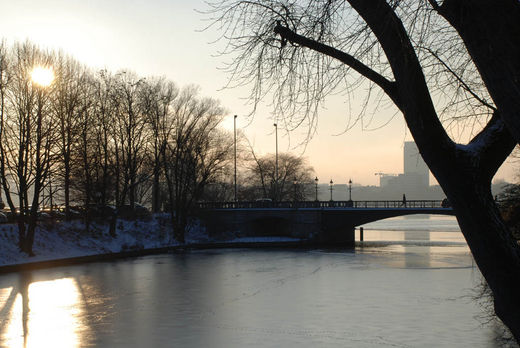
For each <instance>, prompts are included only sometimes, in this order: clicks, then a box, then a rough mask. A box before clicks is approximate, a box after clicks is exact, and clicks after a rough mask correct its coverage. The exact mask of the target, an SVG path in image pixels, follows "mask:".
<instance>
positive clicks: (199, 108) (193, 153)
mask: <svg viewBox="0 0 520 348" xmlns="http://www.w3.org/2000/svg"><path fill="white" fill-rule="evenodd" d="M170 117H171V125H172V126H173V128H171V129H169V130H167V131H164V132H163V133H164V134H168V139H166V141H165V143H164V146H163V148H162V158H163V161H162V163H163V168H164V176H165V179H166V184H167V191H168V203H169V204H168V206H169V208H170V209H169V210H170V214H171V218H172V225H173V228H174V236H175V239H177V240H178V241H179V242H184V233H185V230H186V227H187V224H188V216H189V215H190V213H191V211H192V209H193V205H194V203H195V202H196V200H197V199H198V198H199V197H201V195H202V193H203V191H204V187H205V186H206V184H208V183H210V182H211V181H212V180H213V179H214V178H215V177H216V176H218V173H219V172H220V171H222V170H224V168H225V166H226V165H227V164H229V159H230V156H231V148H232V145H233V143H232V141H230V140H229V139H230V138H229V137H223V136H222V133H220V132H218V125H219V124H220V122H221V121H222V119H223V117H224V110H223V109H222V108H221V107H220V105H219V104H218V102H216V101H215V100H212V99H199V98H197V89H196V88H194V87H188V88H185V89H183V90H182V91H181V93H180V95H179V97H178V98H176V100H175V101H174V103H173V106H172V109H171V115H170Z"/></svg>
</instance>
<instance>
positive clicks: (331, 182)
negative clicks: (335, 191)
mask: <svg viewBox="0 0 520 348" xmlns="http://www.w3.org/2000/svg"><path fill="white" fill-rule="evenodd" d="M329 186H330V201H331V202H332V186H334V182H333V181H332V179H330V182H329Z"/></svg>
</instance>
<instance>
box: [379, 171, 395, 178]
mask: <svg viewBox="0 0 520 348" xmlns="http://www.w3.org/2000/svg"><path fill="white" fill-rule="evenodd" d="M374 175H379V177H382V176H399V174H394V173H382V172H377V173H374Z"/></svg>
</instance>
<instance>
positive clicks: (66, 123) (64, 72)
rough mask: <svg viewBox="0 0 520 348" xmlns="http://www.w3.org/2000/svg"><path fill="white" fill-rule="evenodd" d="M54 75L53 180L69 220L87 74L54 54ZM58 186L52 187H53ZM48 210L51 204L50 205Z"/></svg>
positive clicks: (78, 65)
mask: <svg viewBox="0 0 520 348" xmlns="http://www.w3.org/2000/svg"><path fill="white" fill-rule="evenodd" d="M54 70H55V74H56V82H55V83H56V88H55V93H54V96H53V97H54V98H53V102H52V108H53V109H54V113H55V116H56V121H57V123H58V130H59V140H58V146H57V148H58V149H57V153H58V154H59V158H60V161H59V164H58V167H59V169H57V171H58V173H57V177H58V178H59V181H60V183H61V185H60V186H61V187H62V189H63V198H64V204H65V214H66V216H67V217H70V213H69V211H70V189H71V179H72V177H71V176H72V166H73V150H74V145H75V144H76V143H77V141H78V135H79V133H80V131H79V128H80V125H79V122H80V119H81V118H82V116H84V113H85V110H84V108H85V106H86V103H88V101H89V100H90V99H91V97H90V96H89V95H87V94H86V92H87V91H86V89H85V86H86V85H87V83H86V82H87V72H86V71H85V69H84V68H83V67H81V66H80V64H79V63H78V62H77V61H75V60H74V59H73V58H71V57H68V56H64V55H63V54H58V56H57V58H56V62H55V64H54ZM50 179H51V178H49V183H48V184H49V192H50V195H51V196H50V197H51V202H52V194H53V190H52V186H51V185H52V182H51V180H50ZM57 184H58V183H55V186H57ZM51 209H52V204H51Z"/></svg>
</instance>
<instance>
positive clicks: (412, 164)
mask: <svg viewBox="0 0 520 348" xmlns="http://www.w3.org/2000/svg"><path fill="white" fill-rule="evenodd" d="M403 164H404V165H403V167H404V168H403V172H404V173H400V174H387V173H377V174H378V175H379V186H380V187H381V189H382V190H383V191H385V193H387V194H389V195H392V196H394V197H399V196H400V195H401V196H402V195H406V197H407V198H408V199H426V198H427V197H428V196H429V193H430V190H429V186H430V170H429V169H428V166H427V165H426V163H425V162H424V160H423V158H422V156H421V154H420V153H419V149H418V148H417V145H416V144H415V142H413V141H406V142H405V143H404V151H403Z"/></svg>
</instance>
